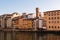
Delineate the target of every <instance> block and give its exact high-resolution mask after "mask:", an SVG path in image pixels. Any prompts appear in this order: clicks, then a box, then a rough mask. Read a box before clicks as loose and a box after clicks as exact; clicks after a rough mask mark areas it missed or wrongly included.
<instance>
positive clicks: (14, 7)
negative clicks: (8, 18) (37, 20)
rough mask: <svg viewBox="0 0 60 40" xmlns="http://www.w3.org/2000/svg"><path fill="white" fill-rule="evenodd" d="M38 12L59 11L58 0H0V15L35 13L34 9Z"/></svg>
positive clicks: (59, 2)
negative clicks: (38, 9) (37, 8)
mask: <svg viewBox="0 0 60 40" xmlns="http://www.w3.org/2000/svg"><path fill="white" fill-rule="evenodd" d="M36 7H39V8H40V10H41V11H42V12H43V11H49V10H60V0H0V15H1V14H5V13H13V12H20V13H23V12H27V13H35V8H36Z"/></svg>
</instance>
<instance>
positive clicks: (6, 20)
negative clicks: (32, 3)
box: [1, 12, 19, 28]
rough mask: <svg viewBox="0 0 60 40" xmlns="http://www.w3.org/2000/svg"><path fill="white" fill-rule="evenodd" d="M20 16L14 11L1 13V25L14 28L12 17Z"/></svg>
mask: <svg viewBox="0 0 60 40" xmlns="http://www.w3.org/2000/svg"><path fill="white" fill-rule="evenodd" d="M17 16H19V14H18V13H16V12H14V13H12V14H4V15H1V27H2V28H12V19H13V18H14V17H17Z"/></svg>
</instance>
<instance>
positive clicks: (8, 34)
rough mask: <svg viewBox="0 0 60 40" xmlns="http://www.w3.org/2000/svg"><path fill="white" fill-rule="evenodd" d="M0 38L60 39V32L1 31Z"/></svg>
mask: <svg viewBox="0 0 60 40" xmlns="http://www.w3.org/2000/svg"><path fill="white" fill-rule="evenodd" d="M0 40H60V34H52V33H48V34H45V33H44V34H43V33H39V32H38V33H37V32H3V31H0Z"/></svg>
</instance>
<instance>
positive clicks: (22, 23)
mask: <svg viewBox="0 0 60 40" xmlns="http://www.w3.org/2000/svg"><path fill="white" fill-rule="evenodd" d="M32 25H33V24H32V19H30V18H22V16H19V17H15V18H14V19H13V27H15V28H17V29H26V30H28V29H32Z"/></svg>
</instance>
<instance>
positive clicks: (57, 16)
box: [44, 10, 60, 31]
mask: <svg viewBox="0 0 60 40" xmlns="http://www.w3.org/2000/svg"><path fill="white" fill-rule="evenodd" d="M44 20H45V23H46V29H47V30H49V31H59V30H60V10H53V11H46V12H44Z"/></svg>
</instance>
